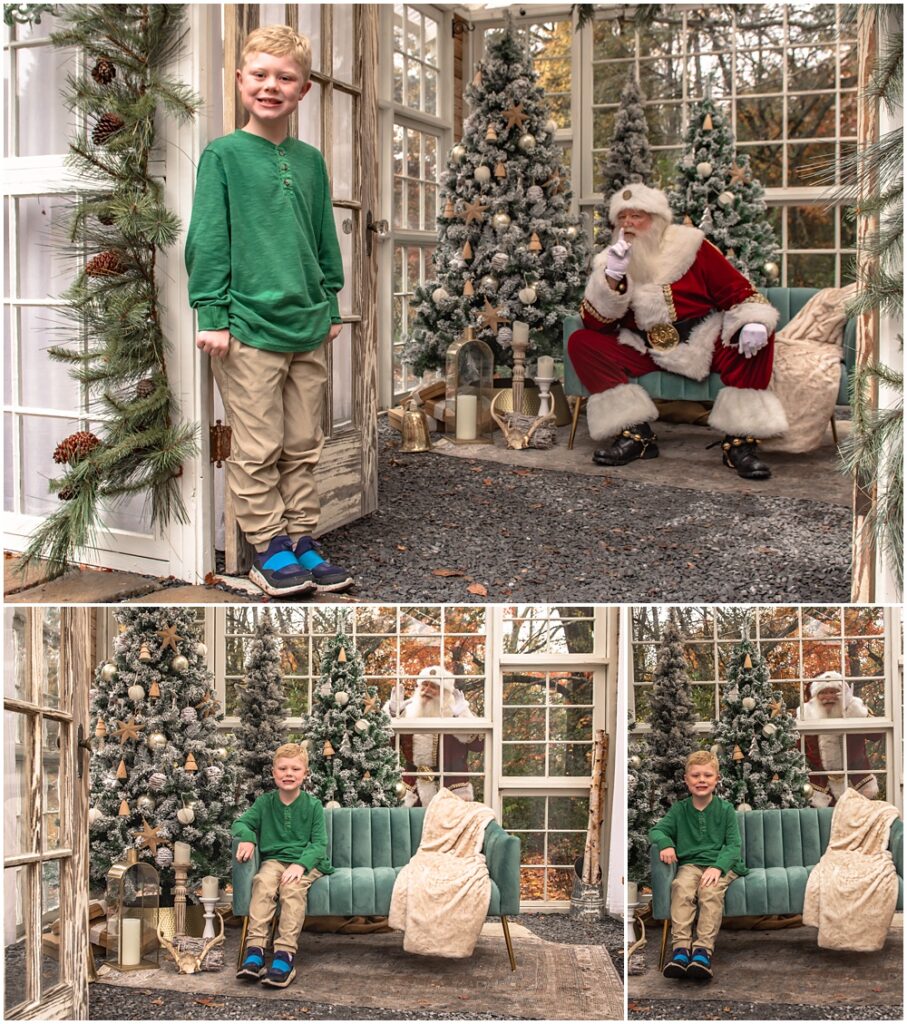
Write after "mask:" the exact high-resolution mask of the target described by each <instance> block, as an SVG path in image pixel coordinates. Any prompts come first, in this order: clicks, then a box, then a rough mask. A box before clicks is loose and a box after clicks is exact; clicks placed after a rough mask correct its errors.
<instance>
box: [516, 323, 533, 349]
mask: <svg viewBox="0 0 907 1024" xmlns="http://www.w3.org/2000/svg"><path fill="white" fill-rule="evenodd" d="M513 341H515V342H516V343H517V344H518V345H526V344H528V343H529V324H524V323H523V321H522V320H514V322H513Z"/></svg>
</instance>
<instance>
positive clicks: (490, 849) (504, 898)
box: [482, 821, 520, 914]
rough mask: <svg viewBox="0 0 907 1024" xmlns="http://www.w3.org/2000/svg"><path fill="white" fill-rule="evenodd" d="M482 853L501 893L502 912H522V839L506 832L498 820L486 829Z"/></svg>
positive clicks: (489, 872)
mask: <svg viewBox="0 0 907 1024" xmlns="http://www.w3.org/2000/svg"><path fill="white" fill-rule="evenodd" d="M482 853H484V854H485V862H486V864H487V865H488V874H489V875H491V877H492V879H493V881H494V882H495V884H496V885H497V887H498V890H499V891H500V893H501V913H502V914H518V913H519V912H520V841H519V839H518V838H517V837H516V836H512V835H510V834H509V833H507V832H505V831H504V829H502V828H501V826H500V825H499V824H498V823H497V822H496V821H492V822H489V824H488V827H487V828H486V829H485V840H484V842H483V843H482Z"/></svg>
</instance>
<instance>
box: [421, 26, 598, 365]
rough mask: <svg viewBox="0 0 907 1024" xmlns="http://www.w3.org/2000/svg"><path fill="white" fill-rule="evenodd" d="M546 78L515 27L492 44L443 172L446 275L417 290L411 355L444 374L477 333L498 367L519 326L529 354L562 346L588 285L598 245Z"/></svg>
mask: <svg viewBox="0 0 907 1024" xmlns="http://www.w3.org/2000/svg"><path fill="white" fill-rule="evenodd" d="M536 78H537V75H536V72H535V71H534V70H533V68H532V63H531V60H530V58H529V56H528V55H527V53H526V52H525V51H524V50H523V48H522V47H521V46H520V44H519V42H518V41H517V39H516V37H515V36H514V35H513V33H512V32H510V31H506V32H503V33H502V34H501V36H500V37H499V38H498V39H496V40H494V41H493V42H491V43H490V44H489V46H488V56H487V58H486V59H485V60H484V61H482V62H481V63H480V64H479V66H478V69H477V71H476V75H475V78H474V79H473V82H472V85H470V86H468V87H467V89H466V98H467V100H468V101H469V103H470V105H471V108H472V113H471V114H470V115H469V117H468V118H467V119H466V121H465V122H464V135H463V139H462V142H459V143H457V144H456V145H455V146H454V147H453V149H452V150H451V152H450V158H449V160H448V164H447V170H446V171H444V172H443V173H442V175H441V195H440V203H441V212H440V214H439V216H438V246H437V249H436V250H435V258H434V260H435V272H436V277H435V278H434V280H431V281H429V282H427V283H426V284H425V285H424V286H423V287H419V288H417V289H416V294H415V298H414V300H413V306H414V309H415V319H414V327H413V331H412V334H411V336H410V338H409V339H408V342H407V345H406V349H405V353H404V356H405V359H406V361H407V362H408V363H410V364H411V365H412V367H413V369H414V371H415V373H417V374H421V373H422V372H423V371H425V370H427V369H430V370H435V369H443V368H444V366H445V356H446V353H447V349H448V347H449V346H450V344H451V343H452V342H454V341H455V340H457V339H458V338H460V337H462V336H463V334H464V332H465V330H466V328H467V327H468V326H471V327H474V328H475V330H476V337H478V338H480V339H481V340H482V341H485V342H487V343H488V344H489V345H490V346H491V348H492V351H493V352H494V356H495V360H496V362H497V363H498V364H504V363H508V362H510V361H511V348H510V342H511V337H512V326H513V323H514V322H515V321H522V322H524V323H528V324H529V327H530V343H529V355H530V357H531V356H532V355H536V356H537V355H540V354H554V353H560V351H561V344H562V342H561V329H562V323H563V319H564V317H565V316H567V315H568V314H570V313H573V312H575V310H576V307H577V304H578V302H579V299H580V297H581V295H582V292H583V288H584V287H585V283H586V255H587V243H586V239H585V236H584V235H583V232H582V229H581V227H580V226H579V223H578V220H577V218H575V217H574V216H572V214H571V213H570V200H571V197H572V193H571V190H570V183H569V181H568V178H567V172H566V170H565V168H564V166H563V164H562V163H561V161H560V157H561V151H560V149H559V147H558V146H557V145H556V143H555V132H556V130H557V124H556V122H555V121H553V120H551V119H550V118H549V114H548V111H547V109H546V107H545V103H544V98H543V94H542V91H541V89H540V88H539V87H538V85H537V84H536Z"/></svg>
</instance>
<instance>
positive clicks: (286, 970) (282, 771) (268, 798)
mask: <svg viewBox="0 0 907 1024" xmlns="http://www.w3.org/2000/svg"><path fill="white" fill-rule="evenodd" d="M308 768H309V758H308V754H307V753H306V750H305V748H304V747H301V746H300V745H299V744H298V743H284V744H283V746H281V747H278V748H277V750H276V751H274V763H273V765H272V767H271V773H272V775H273V776H274V782H275V783H276V785H277V789H276V790H270V791H269V792H267V793H263V794H262V795H261V796H260V797H259V798H258V799H257V800H256V801H255V803H254V804H252V806H251V807H250V808H249V809H248V810H247V811H246V812H245V814H243V815H241V816H240V817H239V818H237V819H236V821H234V822H233V829H232V832H233V835H234V836H235V837H236V838H237V839H239V840H241V842H240V843H239V846H238V847H237V848H236V859H237V860H239V861H246V860H249V858H250V857H251V856H252V854H253V853H254V852H255V847H256V845H257V846H258V848H259V850H260V852H261V866H260V867H259V869H258V874H257V875H256V876H255V878H254V879H253V880H252V898H251V900H250V902H249V932H248V937H247V939H246V955H245V958H244V959H243V962H242V965H241V966H240V968H239V970H238V971H237V972H236V977H237V978H250V979H252V980H255V981H258V980H263V981H264V984H265V985H272V986H273V987H274V988H286V987H287V985H289V984H290V982H291V981H292V980H293V978H295V977H296V967H295V966H294V960H295V958H296V943H297V941H298V939H299V933H300V931H301V930H302V926H303V923H304V921H305V910H306V902H307V900H308V894H309V888H310V887H311V885H312V883H313V882H314V881H315V879H316V878H320V877H321V876H322V875H329V874H331V873H332V872H333V870H334V869H333V867H331V863H330V861H329V860H328V859H327V841H328V840H327V832H326V831H325V827H324V809H323V808H322V806H321V804H320V803H319V802H318V800H316V799H315V797H313V796H310V795H309V794H308V793H303V792H302V791H301V788H300V787H301V786H302V783H303V781H304V780H305V777H306V772H307V771H308ZM277 899H279V900H280V920H279V921H278V922H277V933H276V935H275V937H274V956H273V958H272V961H271V967H270V969H266V968H265V945H266V944H267V941H268V930H269V928H270V925H271V920H272V918H273V917H274V911H275V909H276V900H277Z"/></svg>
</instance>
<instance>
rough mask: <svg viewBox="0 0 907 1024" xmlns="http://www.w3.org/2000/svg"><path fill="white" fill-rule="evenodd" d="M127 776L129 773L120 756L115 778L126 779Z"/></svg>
mask: <svg viewBox="0 0 907 1024" xmlns="http://www.w3.org/2000/svg"><path fill="white" fill-rule="evenodd" d="M128 777H129V773H128V772H127V771H126V762H125V761H124V760H123V759H122V758H120V763H119V764H118V765H117V778H118V779H126V778H128Z"/></svg>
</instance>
